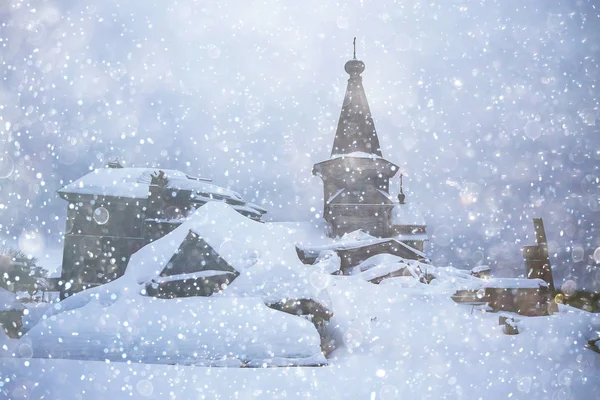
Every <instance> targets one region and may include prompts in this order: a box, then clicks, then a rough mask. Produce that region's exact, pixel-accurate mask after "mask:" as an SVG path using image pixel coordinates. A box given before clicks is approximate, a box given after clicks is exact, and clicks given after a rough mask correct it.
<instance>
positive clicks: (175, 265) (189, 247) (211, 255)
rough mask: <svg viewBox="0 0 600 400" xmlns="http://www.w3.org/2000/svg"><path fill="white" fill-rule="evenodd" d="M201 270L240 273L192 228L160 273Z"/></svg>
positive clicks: (168, 273)
mask: <svg viewBox="0 0 600 400" xmlns="http://www.w3.org/2000/svg"><path fill="white" fill-rule="evenodd" d="M201 271H223V272H231V273H234V274H236V275H237V273H238V272H237V271H236V270H235V269H234V268H233V267H232V266H231V265H229V263H228V262H227V261H225V260H224V259H223V258H222V257H221V256H220V255H219V253H217V251H215V249H213V248H212V247H211V246H210V245H209V244H208V243H206V241H205V240H204V239H203V238H202V237H200V236H199V235H198V234H196V233H194V232H193V231H191V230H190V231H189V232H188V234H187V236H186V237H185V239H184V240H183V241H182V242H181V245H180V246H179V248H178V249H177V251H176V252H175V254H173V257H171V259H170V260H169V262H168V263H167V265H165V267H164V268H163V270H162V271H161V273H160V275H161V276H171V275H181V274H191V273H195V272H201Z"/></svg>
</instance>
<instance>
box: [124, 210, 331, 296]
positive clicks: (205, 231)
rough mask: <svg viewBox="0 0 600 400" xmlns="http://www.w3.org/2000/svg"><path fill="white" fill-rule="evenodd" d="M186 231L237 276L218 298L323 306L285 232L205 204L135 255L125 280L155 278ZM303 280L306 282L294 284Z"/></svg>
mask: <svg viewBox="0 0 600 400" xmlns="http://www.w3.org/2000/svg"><path fill="white" fill-rule="evenodd" d="M190 231H192V232H194V233H195V234H197V235H198V236H199V237H200V238H202V240H204V241H205V242H206V243H207V244H208V245H209V246H210V247H212V248H213V249H214V250H215V251H216V252H217V253H218V254H219V256H220V257H221V258H223V259H224V260H225V261H226V262H227V263H228V264H229V265H230V266H231V267H233V268H234V269H235V270H237V271H238V272H240V275H239V276H238V277H237V278H236V279H235V280H234V281H233V282H232V283H231V284H230V285H229V286H228V288H227V290H225V291H224V292H223V295H224V296H232V295H238V296H248V295H254V296H258V297H262V298H263V300H265V302H267V303H269V304H270V303H275V302H277V301H280V300H282V299H290V298H296V299H313V300H316V301H319V302H321V303H322V304H324V305H327V302H328V300H327V297H326V295H325V294H323V295H324V297H323V296H322V294H321V291H322V290H321V289H317V288H315V287H314V286H313V285H310V284H309V283H307V282H308V275H309V273H310V271H308V270H307V269H306V267H305V266H304V265H303V264H302V263H301V262H300V260H299V259H298V256H297V253H296V248H295V245H294V241H293V240H290V236H291V237H293V232H291V231H290V229H289V228H288V227H285V226H282V225H278V224H265V223H261V222H257V221H254V220H251V219H249V218H246V217H244V216H242V215H240V214H239V213H237V212H236V211H235V210H234V209H233V208H232V207H230V206H229V205H227V204H225V203H222V202H210V203H207V204H206V205H204V206H203V207H200V208H199V209H197V210H196V211H195V212H194V213H193V214H192V215H191V216H190V217H189V219H188V220H186V221H185V222H184V223H183V224H182V225H181V226H179V227H178V228H176V229H175V230H174V231H173V232H171V233H169V234H168V235H166V236H164V237H162V238H161V239H159V240H157V241H155V242H152V243H150V244H148V245H147V246H145V247H143V248H142V249H140V250H138V251H137V252H136V253H135V254H133V256H132V257H131V259H130V261H129V264H128V265H127V270H126V272H125V277H126V278H128V277H129V278H130V279H132V280H135V282H136V283H138V284H139V283H143V282H148V281H150V280H151V279H154V278H156V277H158V275H159V274H160V273H161V271H162V270H163V269H164V267H165V266H166V265H167V263H168V262H169V260H170V259H171V257H173V255H174V254H175V252H176V251H177V250H178V249H179V247H180V245H181V243H182V242H183V240H184V239H185V238H186V236H187V235H188V233H189V232H190ZM304 275H306V279H298V277H301V276H304Z"/></svg>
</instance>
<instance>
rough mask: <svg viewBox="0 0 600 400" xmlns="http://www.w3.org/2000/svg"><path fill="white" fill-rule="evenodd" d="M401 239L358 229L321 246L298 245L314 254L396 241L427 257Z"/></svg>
mask: <svg viewBox="0 0 600 400" xmlns="http://www.w3.org/2000/svg"><path fill="white" fill-rule="evenodd" d="M399 236H401V235H399ZM401 240H404V239H399V238H397V237H388V238H378V237H374V236H371V235H369V234H368V233H366V232H364V231H363V230H361V229H358V230H356V231H353V232H349V233H346V234H345V235H344V236H342V237H341V238H340V239H338V240H334V241H332V242H330V243H327V244H324V245H320V246H301V245H298V246H297V247H298V248H300V249H302V250H303V251H304V252H305V253H314V254H316V255H318V254H320V253H321V252H322V251H327V250H351V249H358V248H361V247H365V246H372V245H376V244H380V243H386V242H389V241H394V242H396V243H397V244H399V245H400V246H402V247H405V248H406V249H409V250H411V251H412V252H413V253H415V254H416V255H418V256H420V257H422V258H427V256H426V254H425V253H423V252H422V251H419V250H417V249H415V248H413V247H411V246H409V245H407V244H405V243H403V242H402V241H401ZM410 240H418V239H414V236H413V235H410Z"/></svg>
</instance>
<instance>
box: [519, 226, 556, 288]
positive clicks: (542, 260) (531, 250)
mask: <svg viewBox="0 0 600 400" xmlns="http://www.w3.org/2000/svg"><path fill="white" fill-rule="evenodd" d="M533 227H534V229H535V239H536V242H537V245H535V246H524V247H523V258H524V259H525V265H526V268H527V271H526V273H527V278H530V279H535V278H540V279H543V280H544V281H545V282H546V283H547V284H548V288H549V289H550V293H553V292H554V278H553V277H552V269H551V267H550V257H549V256H548V243H547V240H546V231H545V230H544V221H543V220H542V219H541V218H534V219H533Z"/></svg>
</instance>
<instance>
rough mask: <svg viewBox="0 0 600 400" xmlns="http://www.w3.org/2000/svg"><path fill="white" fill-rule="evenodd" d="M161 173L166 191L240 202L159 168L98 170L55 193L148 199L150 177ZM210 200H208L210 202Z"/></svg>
mask: <svg viewBox="0 0 600 400" xmlns="http://www.w3.org/2000/svg"><path fill="white" fill-rule="evenodd" d="M159 170H160V171H163V172H164V173H165V176H166V178H167V180H168V181H167V185H166V187H167V188H170V189H176V190H190V191H192V192H195V193H197V194H200V195H207V197H209V198H211V195H212V196H213V197H212V198H216V199H219V198H231V199H235V200H240V201H241V200H242V197H241V196H240V195H239V194H238V193H236V192H234V191H233V190H230V189H226V188H223V187H220V186H217V185H213V184H211V183H208V182H206V181H203V180H199V179H198V178H194V177H191V176H189V175H187V174H185V173H183V172H181V171H178V170H174V169H162V168H98V169H96V170H94V171H93V172H90V173H89V174H87V175H85V176H83V177H81V178H79V179H77V180H76V181H74V182H72V183H70V184H68V185H66V186H64V187H63V188H62V189H60V190H59V191H58V193H65V194H69V193H74V194H90V195H94V194H97V195H104V196H114V197H130V198H140V199H141V198H147V197H148V188H149V186H150V182H151V180H152V175H153V174H156V173H158V171H159ZM212 198H211V199H212Z"/></svg>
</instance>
